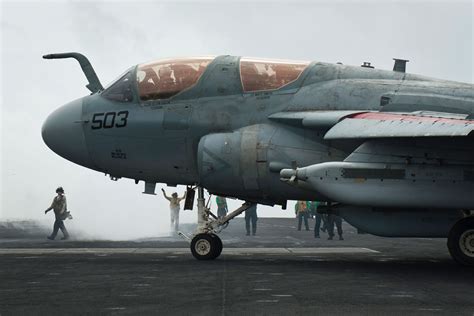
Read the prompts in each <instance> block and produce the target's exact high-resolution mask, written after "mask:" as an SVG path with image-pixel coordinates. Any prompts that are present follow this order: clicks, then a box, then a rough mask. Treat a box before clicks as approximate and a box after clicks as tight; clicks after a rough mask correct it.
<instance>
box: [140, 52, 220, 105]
mask: <svg viewBox="0 0 474 316" xmlns="http://www.w3.org/2000/svg"><path fill="white" fill-rule="evenodd" d="M213 59H214V57H197V58H183V59H173V60H162V61H158V62H152V63H148V64H142V65H139V66H138V71H137V80H138V94H139V95H140V99H141V100H142V101H147V100H158V99H168V98H171V97H172V96H174V95H176V94H178V93H179V92H181V91H183V90H184V89H187V88H189V87H191V86H193V85H194V84H196V82H197V81H198V80H199V78H200V77H201V75H202V74H203V72H204V70H206V67H207V66H208V65H209V64H210V63H211V61H212V60H213Z"/></svg>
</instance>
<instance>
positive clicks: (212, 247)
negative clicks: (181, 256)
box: [191, 233, 222, 260]
mask: <svg viewBox="0 0 474 316" xmlns="http://www.w3.org/2000/svg"><path fill="white" fill-rule="evenodd" d="M221 252H222V241H221V239H220V238H219V236H217V235H216V234H212V233H211V234H197V235H196V236H194V238H193V240H192V241H191V253H192V254H193V256H194V258H196V259H198V260H212V259H215V258H217V257H219V255H220V254H221Z"/></svg>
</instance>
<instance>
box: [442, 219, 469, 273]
mask: <svg viewBox="0 0 474 316" xmlns="http://www.w3.org/2000/svg"><path fill="white" fill-rule="evenodd" d="M448 249H449V253H450V254H451V256H452V257H453V259H454V260H455V261H457V262H458V263H460V264H463V265H469V266H474V216H469V217H465V218H463V219H460V220H459V221H458V222H457V223H456V224H454V226H453V228H451V230H450V232H449V235H448Z"/></svg>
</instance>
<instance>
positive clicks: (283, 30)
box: [0, 1, 474, 239]
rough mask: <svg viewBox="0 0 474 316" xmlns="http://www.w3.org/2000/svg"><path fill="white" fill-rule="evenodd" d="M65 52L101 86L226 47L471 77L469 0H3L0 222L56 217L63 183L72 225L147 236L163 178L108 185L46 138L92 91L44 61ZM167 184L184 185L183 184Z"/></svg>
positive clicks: (165, 218)
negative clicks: (82, 60)
mask: <svg viewBox="0 0 474 316" xmlns="http://www.w3.org/2000/svg"><path fill="white" fill-rule="evenodd" d="M69 51H78V52H81V53H83V54H85V55H86V56H87V57H88V58H89V59H90V61H91V63H92V65H93V66H94V68H95V70H96V72H97V74H98V76H99V78H100V80H101V81H102V83H103V84H104V85H105V84H107V83H109V82H110V81H112V80H113V79H115V78H116V77H117V76H118V75H120V74H121V73H122V72H123V71H124V70H125V69H127V68H129V67H130V66H132V65H135V64H137V63H141V62H145V61H149V60H153V59H158V58H164V57H174V56H196V55H198V56H200V55H223V54H230V55H242V56H252V57H270V58H282V59H301V60H318V61H325V62H343V63H344V64H349V65H360V64H362V62H364V61H370V62H371V63H372V64H373V65H374V66H375V67H376V68H381V69H391V68H392V66H393V61H392V57H398V58H405V59H409V60H410V62H409V63H408V65H407V71H408V72H410V73H417V74H423V75H426V76H431V77H437V78H441V79H448V80H454V81H462V82H470V83H472V82H473V81H474V78H473V60H472V56H473V3H472V2H471V1H464V2H453V1H449V2H448V1H447V2H440V1H438V2H429V1H423V2H413V1H400V2H396V1H389V2H388V1H387V2H381V1H373V2H362V1H360V2H359V1H357V2H342V1H339V2H331V1H329V2H313V3H309V2H308V3H307V2H295V3H290V2H289V3H284V2H276V3H273V2H269V1H266V2H256V3H253V2H177V3H172V2H156V3H155V2H126V1H121V2H110V1H109V2H58V1H55V2H22V1H3V2H1V69H2V71H1V74H2V76H1V85H0V86H1V90H0V95H1V111H0V119H1V130H0V133H1V135H0V137H1V138H0V139H1V142H0V152H1V164H0V168H1V169H0V172H1V184H0V185H1V188H0V190H1V191H0V192H1V195H0V198H1V206H0V207H1V208H0V220H6V219H35V220H39V221H42V222H44V223H47V224H48V225H52V222H53V219H52V217H53V215H52V214H51V213H50V214H48V215H44V212H43V211H44V209H46V208H47V207H48V206H49V204H50V203H51V200H52V198H53V197H54V195H55V193H54V191H55V189H56V187H58V186H63V187H64V189H65V191H66V195H67V198H68V206H69V209H70V211H71V212H72V213H73V214H74V216H75V219H74V220H73V221H71V222H68V223H67V225H69V229H70V230H71V232H72V233H74V231H77V232H81V234H82V236H87V237H90V238H112V239H127V238H140V237H154V236H159V235H164V234H166V233H167V232H168V228H169V210H168V204H167V201H165V200H164V199H163V198H162V196H161V192H160V190H159V189H160V187H164V185H161V184H158V185H157V194H158V195H157V196H149V195H144V194H142V193H141V192H142V191H143V183H142V182H141V183H140V184H139V185H135V184H134V182H133V180H130V179H120V180H119V181H117V182H112V181H110V180H109V178H107V177H105V176H104V175H103V174H101V173H98V172H95V171H92V170H88V169H86V168H83V167H80V166H78V165H75V164H73V163H71V162H69V161H66V160H64V159H62V158H61V157H59V156H58V155H56V154H55V153H54V152H52V151H51V150H49V148H48V147H47V146H46V145H45V144H44V142H43V140H42V138H41V126H42V124H43V122H44V120H45V119H46V117H47V116H48V114H50V113H51V112H52V111H53V110H55V109H56V108H58V107H59V106H61V105H63V104H65V103H67V102H69V101H71V100H73V99H76V98H80V97H82V96H84V95H87V94H88V93H89V92H88V90H87V89H86V88H85V84H86V83H87V81H86V79H85V77H84V74H83V73H82V71H81V70H80V67H79V65H78V64H77V62H76V61H73V60H53V61H51V60H43V59H42V58H41V56H42V55H44V54H47V53H58V52H69ZM163 150H166V148H163ZM165 189H166V190H167V191H168V193H169V194H171V193H172V192H174V191H177V192H178V193H179V194H181V193H182V192H183V190H184V187H178V188H166V187H165ZM230 205H231V206H232V207H237V206H239V205H240V203H239V202H238V201H231V202H230ZM213 207H214V208H213V209H214V210H215V203H213ZM292 208H293V203H292V202H290V203H289V208H288V210H286V211H284V210H282V209H281V207H274V208H272V207H260V208H259V215H260V216H267V217H269V216H271V217H279V216H284V217H289V216H290V217H291V216H293V215H294V213H293V210H292ZM195 220H196V213H195V212H190V211H185V212H183V213H182V222H188V223H189V222H194V221H195Z"/></svg>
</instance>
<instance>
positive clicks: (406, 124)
mask: <svg viewBox="0 0 474 316" xmlns="http://www.w3.org/2000/svg"><path fill="white" fill-rule="evenodd" d="M467 116H468V115H467V114H456V113H443V112H429V111H418V112H406V113H405V112H376V111H307V112H304V111H301V112H280V113H276V114H273V115H271V116H270V117H269V118H270V119H271V120H275V121H278V122H281V123H286V124H289V125H295V126H301V127H304V128H310V129H318V130H326V131H327V132H326V133H325V135H324V139H327V140H336V139H371V138H393V137H440V136H468V135H473V134H474V120H470V119H467Z"/></svg>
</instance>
